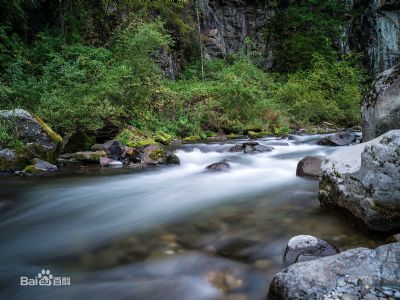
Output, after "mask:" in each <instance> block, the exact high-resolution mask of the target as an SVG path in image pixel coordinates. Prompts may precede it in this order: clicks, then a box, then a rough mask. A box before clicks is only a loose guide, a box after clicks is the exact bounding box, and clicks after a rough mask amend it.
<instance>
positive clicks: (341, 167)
mask: <svg viewBox="0 0 400 300" xmlns="http://www.w3.org/2000/svg"><path fill="white" fill-rule="evenodd" d="M318 198H319V201H320V202H321V205H323V206H330V207H338V208H342V209H345V210H347V211H348V212H350V213H351V214H352V215H354V216H355V217H356V218H357V219H361V220H362V221H363V222H364V223H365V225H366V226H367V227H368V228H369V229H372V230H376V231H389V230H391V229H395V228H399V227H400V130H392V131H389V132H388V133H386V134H384V135H382V136H380V137H378V138H376V139H374V140H372V141H370V142H367V143H364V144H359V145H355V146H350V147H346V148H343V149H340V150H338V151H336V152H335V153H333V154H332V155H330V156H328V157H327V158H326V159H325V160H324V161H323V163H322V165H321V177H320V190H319V196H318Z"/></svg>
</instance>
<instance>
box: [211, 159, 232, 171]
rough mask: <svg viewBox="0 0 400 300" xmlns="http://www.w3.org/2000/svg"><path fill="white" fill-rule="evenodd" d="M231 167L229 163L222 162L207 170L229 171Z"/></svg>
mask: <svg viewBox="0 0 400 300" xmlns="http://www.w3.org/2000/svg"><path fill="white" fill-rule="evenodd" d="M230 167H231V166H230V164H229V163H228V162H226V161H220V162H217V163H213V164H211V165H209V166H207V167H206V169H207V170H210V171H228V169H229V168H230Z"/></svg>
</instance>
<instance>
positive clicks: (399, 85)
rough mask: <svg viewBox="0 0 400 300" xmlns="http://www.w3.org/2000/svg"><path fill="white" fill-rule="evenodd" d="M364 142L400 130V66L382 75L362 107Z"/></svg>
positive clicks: (370, 90) (376, 80) (375, 82)
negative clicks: (389, 131) (390, 131)
mask: <svg viewBox="0 0 400 300" xmlns="http://www.w3.org/2000/svg"><path fill="white" fill-rule="evenodd" d="M361 114H362V130H363V138H364V141H369V140H372V139H374V138H376V137H377V136H379V135H381V134H383V133H385V132H386V131H388V130H391V129H399V128H400V64H399V65H397V66H396V67H394V68H392V69H390V70H387V71H385V72H383V73H382V74H380V75H379V76H378V77H377V78H376V79H375V81H374V82H373V83H372V85H371V87H370V89H369V91H368V93H367V94H366V95H365V97H364V99H363V103H362V106H361Z"/></svg>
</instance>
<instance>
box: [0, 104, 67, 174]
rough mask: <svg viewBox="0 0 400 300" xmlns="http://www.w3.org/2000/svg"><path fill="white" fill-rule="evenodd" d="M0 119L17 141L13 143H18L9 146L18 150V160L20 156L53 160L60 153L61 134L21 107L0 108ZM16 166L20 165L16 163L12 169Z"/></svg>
mask: <svg viewBox="0 0 400 300" xmlns="http://www.w3.org/2000/svg"><path fill="white" fill-rule="evenodd" d="M0 121H1V123H2V124H4V125H5V126H6V128H8V129H7V131H8V133H9V134H10V135H12V138H13V140H14V141H18V143H13V144H15V145H19V146H18V147H16V146H15V147H12V148H9V149H12V150H15V151H17V152H18V155H17V158H18V159H17V160H18V161H19V159H20V158H23V159H24V160H26V161H27V160H31V159H33V158H35V157H38V158H41V159H43V160H46V161H50V162H54V161H55V160H56V158H57V157H58V155H59V154H60V151H61V149H62V146H63V140H62V138H61V136H60V135H58V134H57V133H56V132H54V131H53V130H52V129H51V128H50V126H49V125H48V124H46V123H45V122H44V121H43V120H42V119H41V118H39V117H38V116H34V115H32V114H30V113H29V112H27V111H26V110H23V109H15V110H0ZM6 148H8V147H6ZM16 148H18V149H16ZM9 162H10V161H9V160H8V163H9ZM3 163H4V162H3ZM25 165H26V164H25ZM18 168H20V165H18V166H17V165H16V166H15V168H14V169H18Z"/></svg>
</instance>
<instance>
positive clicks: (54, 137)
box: [35, 116, 63, 148]
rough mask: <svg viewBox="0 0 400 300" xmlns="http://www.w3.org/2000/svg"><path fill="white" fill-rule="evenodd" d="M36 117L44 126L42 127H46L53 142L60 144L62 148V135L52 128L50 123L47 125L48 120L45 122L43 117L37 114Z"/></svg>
mask: <svg viewBox="0 0 400 300" xmlns="http://www.w3.org/2000/svg"><path fill="white" fill-rule="evenodd" d="M35 119H36V120H37V121H38V122H39V124H40V125H41V126H42V128H43V129H44V131H45V132H46V134H47V135H48V136H49V137H50V138H51V140H52V141H53V143H54V144H55V145H59V146H60V148H61V146H62V143H63V139H62V137H61V136H60V135H59V134H58V133H56V132H55V131H54V130H53V129H51V127H50V126H49V125H47V123H46V122H44V121H43V120H42V119H41V118H39V117H38V116H35Z"/></svg>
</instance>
